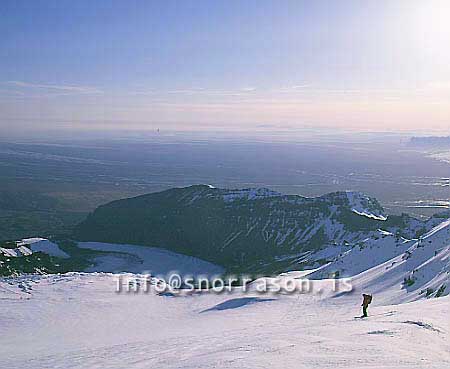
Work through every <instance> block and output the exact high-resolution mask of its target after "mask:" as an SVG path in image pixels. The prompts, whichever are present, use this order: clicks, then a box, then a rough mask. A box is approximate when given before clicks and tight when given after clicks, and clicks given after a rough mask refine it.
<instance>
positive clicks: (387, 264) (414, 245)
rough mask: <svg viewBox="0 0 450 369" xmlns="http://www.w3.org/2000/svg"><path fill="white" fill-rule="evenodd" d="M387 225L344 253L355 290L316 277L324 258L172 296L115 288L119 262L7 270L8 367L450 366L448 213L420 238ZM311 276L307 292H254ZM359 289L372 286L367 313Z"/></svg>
mask: <svg viewBox="0 0 450 369" xmlns="http://www.w3.org/2000/svg"><path fill="white" fill-rule="evenodd" d="M379 234H380V238H379V239H378V240H375V239H367V240H366V241H365V242H363V243H362V244H361V245H360V246H358V247H357V248H350V249H349V250H347V251H345V255H342V256H340V257H339V258H338V259H337V261H339V260H343V263H342V266H343V267H344V269H345V270H347V271H349V273H354V274H355V275H354V276H353V277H352V278H351V284H352V287H353V289H352V291H348V290H339V289H338V290H337V291H336V290H335V289H333V287H335V286H337V285H338V286H340V285H344V284H345V283H346V282H348V281H344V280H337V281H336V280H331V279H317V278H319V277H320V273H321V272H323V269H324V268H321V269H319V270H309V271H298V272H296V271H293V272H289V273H284V274H282V275H280V276H277V277H266V278H260V279H258V280H256V281H254V282H252V283H251V284H250V285H249V286H248V289H247V291H245V292H244V291H242V289H241V288H235V289H234V290H233V292H232V293H228V292H225V293H222V294H215V293H213V292H211V291H210V292H208V291H204V292H199V293H191V294H190V293H183V294H180V295H174V296H173V295H158V294H156V293H155V292H154V291H150V292H149V293H142V292H141V293H138V294H133V293H120V294H119V293H116V292H115V289H116V284H117V278H118V275H116V274H110V273H68V274H64V275H47V276H38V275H31V276H20V277H14V278H0V308H1V312H2V314H0V327H1V329H2V331H1V332H2V334H1V335H0V367H1V368H13V369H16V368H17V369H18V368H21V369H27V368H29V369H40V368H55V369H57V368H64V369H66V368H86V369H91V368H112V369H115V368H127V369H128V368H130V369H134V368H139V369H141V368H142V369H144V368H158V369H159V368H162V369H164V368H192V369H194V368H195V369H197V368H202V369H210V368H270V369H278V368H280V369H286V368H295V369H301V368H320V369H322V368H354V369H360V368H424V369H425V368H427V369H428V368H446V369H447V368H449V367H450V319H449V317H450V296H443V297H439V298H436V297H434V296H436V292H437V290H438V288H439V287H442V286H446V289H444V292H445V293H448V289H450V285H449V279H450V220H447V221H444V222H442V223H441V224H439V225H438V226H436V227H434V228H433V229H432V230H431V231H430V232H428V233H427V234H425V235H424V236H422V237H421V238H420V239H419V240H410V241H408V240H404V239H400V240H398V239H396V238H395V236H393V235H391V234H387V233H385V232H379ZM105 245H106V246H105ZM81 246H82V247H83V246H86V247H89V248H97V249H102V248H103V249H104V250H108V251H118V252H122V251H123V250H122V251H120V248H119V249H117V250H113V249H111V248H112V247H120V246H121V245H110V244H96V243H88V244H85V245H83V244H82V245H81ZM122 246H123V245H122ZM126 247H130V245H127V246H126ZM131 247H133V246H131ZM140 252H142V251H133V253H134V254H135V256H136V257H139V255H140V257H143V254H139V253H140ZM155 260H159V261H160V260H164V258H163V257H161V258H160V259H158V258H156V259H155ZM175 260H178V259H176V258H175ZM183 260H184V261H183ZM183 260H182V258H181V256H180V259H179V267H180V268H182V263H183V262H185V263H186V266H188V264H189V262H191V263H197V261H195V260H193V258H192V260H188V259H183ZM169 264H170V263H169ZM169 264H167V265H165V268H166V269H167V268H169V269H171V265H169ZM332 264H333V263H331V264H329V266H330V265H332ZM198 265H200V264H198ZM329 266H326V267H329ZM326 267H325V268H326ZM199 268H202V266H199ZM361 270H362V271H361ZM305 277H307V278H311V281H310V283H311V287H312V289H311V290H310V292H309V293H302V294H299V293H293V294H287V293H266V294H261V293H259V292H257V287H258V284H259V283H261V282H265V283H273V282H275V281H278V282H281V284H285V285H286V286H287V284H288V280H290V281H292V280H294V282H293V283H296V284H297V285H301V284H302V283H303V282H302V280H301V278H305ZM406 278H410V279H411V280H414V283H412V284H408V285H407V284H405V283H404V282H405V279H406ZM428 289H429V290H430V291H431V290H432V291H433V292H432V293H430V295H429V296H428V298H426V297H425V296H426V293H425V291H427V290H428ZM361 293H370V294H373V302H372V304H371V305H370V306H369V317H368V318H365V319H359V318H358V316H359V315H360V314H361V312H360V304H361ZM445 293H444V294H445Z"/></svg>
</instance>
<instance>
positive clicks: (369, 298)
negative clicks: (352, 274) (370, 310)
mask: <svg viewBox="0 0 450 369" xmlns="http://www.w3.org/2000/svg"><path fill="white" fill-rule="evenodd" d="M371 302H372V295H366V294H365V293H363V303H362V305H361V306H362V308H363V317H364V318H367V307H368V306H369V304H370V303H371Z"/></svg>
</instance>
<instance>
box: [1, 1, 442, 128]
mask: <svg viewBox="0 0 450 369" xmlns="http://www.w3.org/2000/svg"><path fill="white" fill-rule="evenodd" d="M0 16H1V20H2V21H1V23H0V34H1V35H2V43H1V46H0V126H1V127H2V128H7V129H10V128H14V129H41V128H61V127H66V126H69V127H72V128H74V127H75V128H80V129H87V128H90V127H103V128H105V129H115V128H123V127H124V126H127V127H130V128H136V129H147V128H149V129H153V128H154V127H156V126H157V127H167V128H168V129H169V128H170V129H201V130H203V129H208V128H213V129H215V128H216V127H222V128H224V127H225V128H228V129H237V128H241V127H247V128H249V129H251V127H254V126H258V125H261V124H270V125H273V126H277V125H280V126H286V125H289V126H295V127H303V126H307V127H311V126H313V127H316V126H317V127H323V126H324V127H339V128H342V127H343V128H358V129H362V130H366V129H370V130H373V129H388V130H395V129H398V130H405V129H411V130H414V129H419V128H421V127H424V128H425V127H430V128H433V129H441V130H445V129H448V126H449V125H450V123H449V120H450V119H449V118H450V114H449V112H450V107H449V102H450V99H449V97H450V52H449V51H448V44H449V42H450V26H448V25H447V24H448V19H449V18H450V2H448V1H445V0H431V1H420V0H367V1H358V0H354V1H353V0H347V1H345V0H342V1H334V0H330V1H320V0H314V1H312V0H311V1H298V0H297V1H261V0H258V1H229V0H227V1H198V0H197V1H84V0H77V1H61V0H56V1H18V0H13V1H7V0H3V1H2V2H1V3H0Z"/></svg>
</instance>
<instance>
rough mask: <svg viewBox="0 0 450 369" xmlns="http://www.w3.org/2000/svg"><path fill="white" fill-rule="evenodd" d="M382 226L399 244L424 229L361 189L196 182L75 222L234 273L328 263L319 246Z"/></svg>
mask: <svg viewBox="0 0 450 369" xmlns="http://www.w3.org/2000/svg"><path fill="white" fill-rule="evenodd" d="M379 229H384V230H387V231H389V232H392V233H393V234H395V235H396V236H397V239H398V242H400V238H399V237H400V236H405V237H413V236H415V235H416V233H419V232H421V231H422V232H425V231H426V229H425V228H424V225H423V224H422V223H421V222H420V221H418V220H416V219H414V218H411V217H409V216H407V215H402V216H392V215H391V216H387V215H386V214H385V212H384V209H383V208H382V207H381V205H380V204H379V203H378V201H377V200H376V199H373V198H370V197H368V196H365V195H364V194H361V193H358V192H335V193H330V194H326V195H323V196H320V197H315V198H306V197H302V196H298V195H283V194H280V193H277V192H274V191H271V190H268V189H263V188H262V189H261V188H260V189H243V190H226V189H218V188H213V187H212V186H207V185H196V186H190V187H185V188H174V189H170V190H167V191H163V192H158V193H151V194H148V195H143V196H138V197H134V198H129V199H123V200H118V201H113V202H111V203H109V204H106V205H103V206H100V207H98V208H97V209H96V210H95V211H94V212H93V213H92V214H90V215H89V216H88V217H87V219H86V220H85V221H83V222H82V223H80V224H79V225H78V226H77V227H76V228H75V232H74V237H75V239H77V240H80V241H99V242H111V243H123V244H137V245H148V246H155V247H163V248H166V249H169V250H172V251H175V252H180V253H183V254H187V255H191V256H196V257H199V258H202V259H204V260H208V261H211V262H213V263H216V264H219V265H222V266H224V267H226V268H227V269H228V270H231V271H241V270H245V271H248V270H251V271H284V270H286V269H289V268H290V267H291V266H293V265H295V267H297V268H298V267H299V266H302V265H303V266H305V265H313V264H317V263H319V264H320V263H325V262H327V261H328V259H327V257H325V256H320V260H318V258H319V256H317V255H315V253H316V252H317V251H318V250H322V249H325V248H326V247H329V246H333V245H341V246H345V245H346V246H348V247H351V246H352V245H356V244H358V242H360V241H361V240H363V239H365V238H367V237H379V232H378V230H379Z"/></svg>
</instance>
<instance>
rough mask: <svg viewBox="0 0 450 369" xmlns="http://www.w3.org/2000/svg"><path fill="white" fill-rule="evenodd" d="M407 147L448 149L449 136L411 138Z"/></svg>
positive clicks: (449, 143) (449, 145) (449, 146)
mask: <svg viewBox="0 0 450 369" xmlns="http://www.w3.org/2000/svg"><path fill="white" fill-rule="evenodd" d="M409 146H416V147H425V148H450V136H447V137H445V136H442V137H439V136H429V137H411V139H410V141H409Z"/></svg>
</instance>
